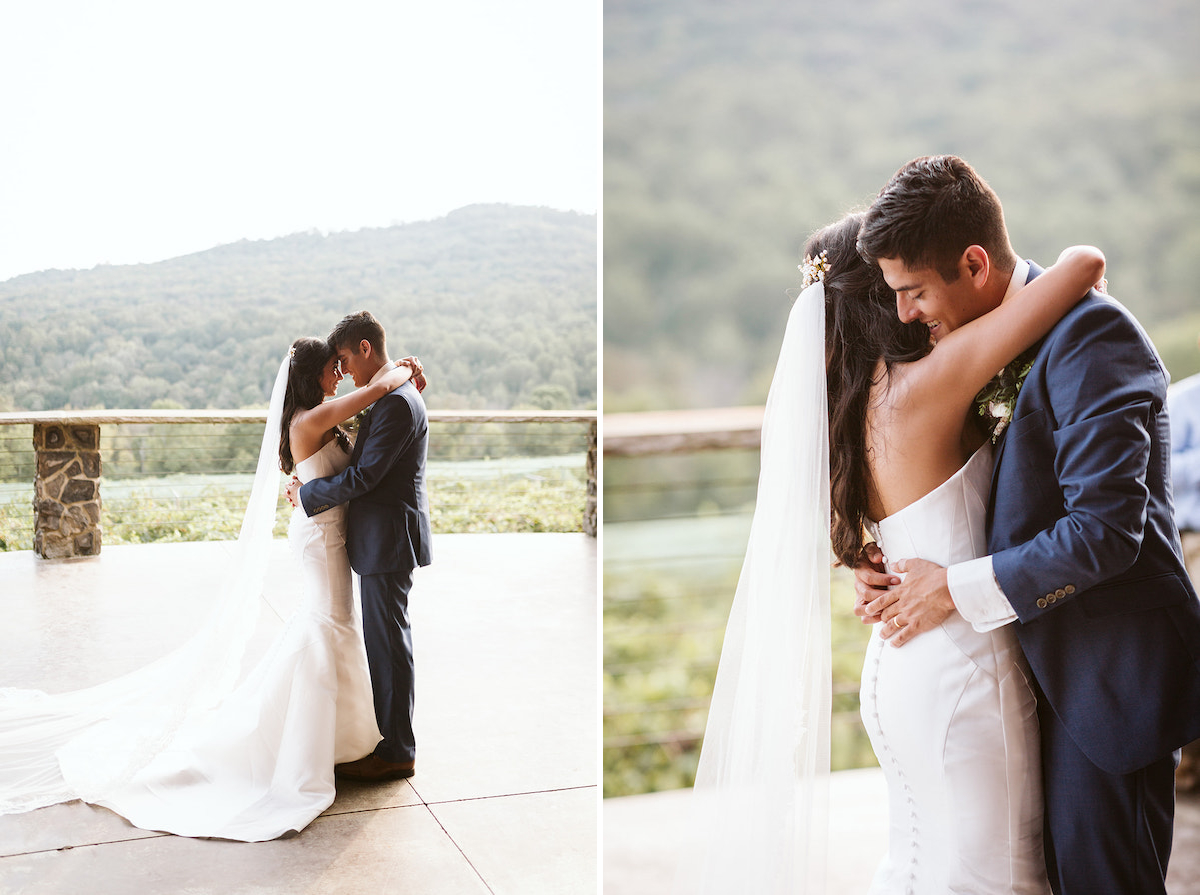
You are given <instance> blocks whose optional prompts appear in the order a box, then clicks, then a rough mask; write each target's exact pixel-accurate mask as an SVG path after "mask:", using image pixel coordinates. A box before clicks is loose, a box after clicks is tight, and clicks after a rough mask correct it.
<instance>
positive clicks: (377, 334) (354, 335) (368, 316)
mask: <svg viewBox="0 0 1200 895" xmlns="http://www.w3.org/2000/svg"><path fill="white" fill-rule="evenodd" d="M363 339H366V340H367V341H368V342H370V343H371V348H372V349H373V350H374V351H375V353H376V354H378V355H379V356H380V357H387V339H386V336H385V335H384V332H383V324H382V323H380V322H379V321H378V320H376V319H375V316H374V315H373V314H372V313H371V312H370V311H359V312H358V313H356V314H347V315H346V316H345V317H343V318H342V320H341V322H340V323H338V325H337V326H335V327H334V328H333V332H331V333H330V334H329V344H330V345H332V346H333V350H334V351H337V350H338V349H339V348H353V349H354V352H355V353H356V354H357V353H358V346H359V345H360V344H362V340H363Z"/></svg>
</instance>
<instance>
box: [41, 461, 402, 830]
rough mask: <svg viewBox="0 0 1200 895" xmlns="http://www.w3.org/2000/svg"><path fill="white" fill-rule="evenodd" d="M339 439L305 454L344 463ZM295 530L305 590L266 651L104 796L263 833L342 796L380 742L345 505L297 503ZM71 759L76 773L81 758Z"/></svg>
mask: <svg viewBox="0 0 1200 895" xmlns="http://www.w3.org/2000/svg"><path fill="white" fill-rule="evenodd" d="M348 464H349V456H348V455H347V454H346V453H345V452H344V451H343V450H342V449H341V447H340V445H339V444H338V443H337V441H336V440H334V441H330V442H329V443H327V444H326V445H325V446H324V447H323V448H321V449H320V450H319V451H317V452H316V453H315V454H313V455H312V456H310V457H308V458H306V459H304V460H302V461H301V462H300V463H298V464H297V465H296V475H297V476H298V477H299V478H300V479H301V481H305V482H307V481H309V480H311V479H314V478H320V477H322V476H328V475H333V474H335V473H337V472H340V471H341V470H342V469H344V468H345V467H346V466H347V465H348ZM288 540H289V542H290V544H291V548H292V552H293V555H294V556H295V558H296V559H297V560H298V561H299V562H300V563H301V564H302V566H303V570H304V581H305V585H306V593H305V596H304V602H303V604H302V605H301V607H300V608H298V609H297V610H296V612H295V613H294V614H293V615H292V616H291V618H289V619H288V621H287V623H286V625H285V627H284V629H283V630H282V631H280V632H279V635H278V636H277V637H276V638H275V641H274V642H273V643H272V644H271V646H270V648H269V649H268V651H267V653H266V655H264V656H263V658H262V659H261V660H260V661H259V663H258V665H257V666H256V667H255V668H254V670H253V671H251V672H250V674H249V675H248V676H247V678H246V680H245V681H244V682H243V683H242V684H241V685H239V686H238V688H237V689H236V690H234V691H233V692H232V693H230V694H229V695H228V696H227V697H226V698H225V699H224V700H223V701H221V702H220V703H219V704H218V705H216V706H215V707H213V708H211V709H208V710H206V711H204V712H197V713H194V714H193V715H191V716H190V717H189V718H188V719H187V721H186V722H185V724H184V725H183V726H182V727H181V729H180V730H179V731H178V733H177V734H176V735H175V737H174V739H173V740H172V742H171V744H170V746H169V747H168V748H166V749H165V750H163V751H161V752H160V753H159V754H158V755H157V756H156V757H155V758H154V759H153V760H152V761H151V762H150V763H149V764H148V765H146V766H145V767H144V768H142V770H140V771H139V772H138V773H137V774H136V775H135V776H134V777H133V778H132V779H131V780H130V781H129V783H128V784H126V785H125V786H123V787H122V788H120V789H119V790H117V791H115V792H111V793H108V794H106V795H105V797H104V798H102V799H98V800H96V804H100V805H103V806H105V807H107V808H111V809H112V810H113V811H115V812H117V813H118V814H120V815H121V816H122V817H125V818H126V819H128V820H129V821H130V822H131V823H133V824H134V825H135V826H138V827H142V828H143V829H147V830H163V831H165V832H168V833H176V834H178V835H181V836H211V837H219V838H224V839H238V840H242V841H246V842H260V841H263V840H267V839H274V838H277V837H278V836H281V835H283V834H284V833H286V832H288V831H290V830H302V829H303V828H304V827H305V826H307V825H308V823H309V822H310V821H312V820H313V818H315V817H316V816H317V815H319V814H320V813H321V812H322V811H324V810H325V809H326V808H328V807H329V805H330V804H331V803H332V802H333V798H334V780H333V766H334V764H335V763H337V762H344V761H352V760H354V759H358V758H362V757H363V756H364V755H367V754H368V753H370V752H371V750H372V749H374V747H375V744H376V743H378V742H379V739H380V735H379V729H378V727H377V726H376V723H375V710H374V706H373V703H372V698H371V682H370V677H369V673H368V670H367V655H366V650H365V648H364V646H363V638H362V632H361V621H360V619H359V617H358V612H357V611H356V603H355V599H354V592H353V587H352V578H351V574H350V565H349V561H348V559H347V558H346V511H345V507H342V506H338V507H334V508H333V509H331V510H328V511H327V512H325V513H322V514H320V515H319V516H315V517H312V518H309V517H308V516H307V515H306V514H305V513H304V511H303V510H296V511H294V512H293V514H292V520H291V524H290V526H289V529H288ZM60 761H61V763H62V764H63V773H64V777H65V778H66V780H67V782H68V784H70V783H71V782H72V765H71V764H70V763H69V762H68V761H62V760H61V757H60Z"/></svg>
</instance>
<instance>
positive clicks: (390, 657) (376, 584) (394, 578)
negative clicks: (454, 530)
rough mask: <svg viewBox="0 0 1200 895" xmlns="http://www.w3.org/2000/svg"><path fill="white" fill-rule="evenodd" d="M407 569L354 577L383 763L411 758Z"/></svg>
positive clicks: (414, 746) (409, 575)
mask: <svg viewBox="0 0 1200 895" xmlns="http://www.w3.org/2000/svg"><path fill="white" fill-rule="evenodd" d="M412 579H413V573H412V569H405V570H403V571H400V572H384V573H382V574H379V575H361V576H359V587H360V590H361V593H362V612H363V639H364V640H365V641H366V644H367V665H368V666H369V667H370V670H371V690H372V691H373V693H374V697H375V719H376V721H378V722H379V732H380V733H381V734H383V740H382V742H380V744H379V745H378V746H376V747H375V754H376V755H378V756H379V757H380V758H382V759H384V760H385V761H396V762H406V761H414V760H415V759H416V756H417V741H416V738H415V737H414V736H413V726H412V720H413V704H414V702H413V650H412V629H411V627H410V626H409V621H408V592H409V591H410V590H411V589H412Z"/></svg>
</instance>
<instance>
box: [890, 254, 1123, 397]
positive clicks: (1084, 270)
mask: <svg viewBox="0 0 1200 895" xmlns="http://www.w3.org/2000/svg"><path fill="white" fill-rule="evenodd" d="M1103 276H1104V255H1103V253H1102V252H1101V251H1100V250H1099V249H1097V248H1094V247H1092V246H1072V247H1071V248H1069V249H1066V250H1065V251H1063V253H1062V254H1061V255H1059V256H1058V261H1056V262H1055V263H1054V265H1053V266H1051V267H1050V268H1048V269H1047V270H1046V272H1045V273H1043V274H1042V275H1041V276H1040V277H1037V278H1036V279H1035V280H1034V281H1033V282H1031V283H1030V284H1029V285H1028V286H1025V287H1024V288H1022V289H1020V290H1019V291H1018V292H1016V293H1015V294H1014V295H1012V296H1011V297H1010V298H1008V299H1007V300H1006V301H1004V302H1003V303H1001V305H1000V307H998V308H996V309H995V310H992V311H989V312H988V313H987V314H984V315H982V316H981V317H977V318H976V319H974V320H972V321H970V322H969V323H966V324H964V325H963V326H960V327H959V328H958V329H955V330H954V331H953V332H949V333H947V334H946V335H945V336H944V337H943V338H942V339H941V340H940V341H939V342H938V344H937V348H936V349H935V350H934V351H931V352H930V353H929V355H928V356H927V357H925V358H923V359H922V360H920V361H917V362H916V364H914V365H913V366H914V372H915V371H916V370H915V368H917V367H921V368H923V369H922V370H921V372H920V376H919V378H920V380H923V382H922V384H923V385H925V386H928V387H930V388H931V389H933V390H934V392H935V393H936V394H937V395H938V396H939V401H940V402H941V403H942V407H943V410H945V409H946V408H947V407H949V406H958V405H961V406H962V407H969V406H970V404H971V401H972V400H973V399H974V397H975V395H976V394H977V393H978V392H979V390H980V389H981V388H983V387H984V386H985V385H987V383H988V382H989V381H990V380H991V379H992V377H993V376H995V375H996V373H997V372H998V371H999V370H1000V369H1001V368H1002V367H1004V365H1005V364H1007V363H1009V362H1010V361H1012V360H1013V359H1014V358H1015V357H1017V355H1019V354H1020V353H1021V352H1022V351H1024V350H1025V349H1026V348H1028V347H1030V346H1031V345H1033V344H1034V343H1036V342H1037V341H1038V339H1040V338H1042V337H1043V336H1044V335H1046V333H1048V332H1050V330H1051V329H1053V328H1054V325H1055V324H1056V323H1058V321H1059V320H1061V319H1062V318H1063V316H1064V315H1065V314H1066V313H1067V311H1069V310H1070V309H1071V308H1072V307H1074V306H1075V305H1076V304H1077V303H1078V302H1079V300H1080V299H1082V298H1083V297H1084V296H1085V295H1086V294H1087V293H1088V291H1089V290H1090V289H1091V288H1092V287H1093V286H1094V285H1096V284H1097V283H1098V282H1099V281H1100V279H1101V278H1102V277H1103Z"/></svg>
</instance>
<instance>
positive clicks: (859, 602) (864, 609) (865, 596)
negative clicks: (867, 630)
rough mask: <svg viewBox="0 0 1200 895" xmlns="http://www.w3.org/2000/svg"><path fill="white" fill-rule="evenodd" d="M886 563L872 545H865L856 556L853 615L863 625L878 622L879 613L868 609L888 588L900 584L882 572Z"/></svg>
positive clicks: (880, 552) (877, 546) (876, 546)
mask: <svg viewBox="0 0 1200 895" xmlns="http://www.w3.org/2000/svg"><path fill="white" fill-rule="evenodd" d="M886 561H887V560H886V558H885V557H884V555H883V551H882V550H880V549H879V545H878V544H874V543H872V544H867V546H865V547H863V549H862V552H861V553H859V555H858V565H856V566H855V567H854V594H855V599H854V614H855V615H857V616H858V617H859V618H861V619H862V623H863V624H864V625H873V624H876V623H877V622H879V621H880V618H879V613H878V612H871V611H870V610H869V608H868V607H869V606H870V605H871V604H872V603H876V602H877V601H878V600H879V599H880V598H881V597H883V596H884V595H886V594H887V593H888V588H889V587H891V586H892V585H893V584H899V583H900V579H899V578H897V577H896V576H895V575H889V574H888V573H887V572H886V571H885V570H884V565H883V564H884V563H885V562H886Z"/></svg>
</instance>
